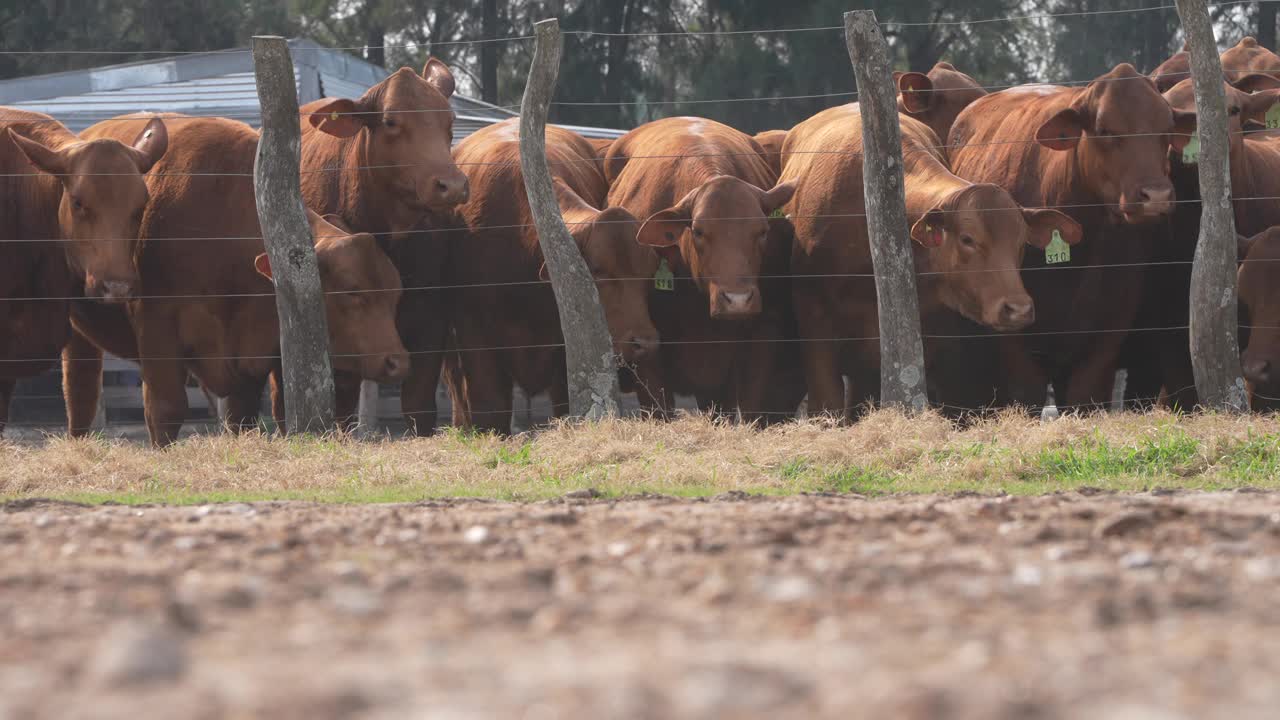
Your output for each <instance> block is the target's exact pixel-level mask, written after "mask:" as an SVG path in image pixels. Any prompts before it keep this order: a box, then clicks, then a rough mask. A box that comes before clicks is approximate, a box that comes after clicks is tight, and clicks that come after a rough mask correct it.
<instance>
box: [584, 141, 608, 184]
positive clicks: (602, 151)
mask: <svg viewBox="0 0 1280 720" xmlns="http://www.w3.org/2000/svg"><path fill="white" fill-rule="evenodd" d="M614 140H615V138H587V142H589V143H591V151H592V154H594V155H595V158H596V167H597V168H598V169H599V170H600V174H601V175H604V159H605V156H606V155H608V154H609V148H611V147H613V141H614Z"/></svg>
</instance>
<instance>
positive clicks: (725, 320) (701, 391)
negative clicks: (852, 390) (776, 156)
mask: <svg viewBox="0 0 1280 720" xmlns="http://www.w3.org/2000/svg"><path fill="white" fill-rule="evenodd" d="M605 170H606V177H607V178H608V180H609V182H610V190H609V204H610V205H612V206H617V207H622V208H626V209H627V210H629V211H630V212H631V213H633V214H634V215H635V216H636V217H639V218H645V223H644V226H643V227H642V228H641V230H640V234H639V236H638V239H639V241H640V242H641V243H642V244H645V245H649V246H651V247H654V248H656V249H657V250H658V252H659V254H660V255H661V256H662V258H663V260H664V261H665V265H664V266H663V267H661V268H660V269H659V271H660V272H661V273H663V277H662V278H661V280H660V281H655V288H654V289H653V290H651V291H650V299H649V310H650V314H651V316H652V317H653V320H654V324H655V325H656V326H657V328H658V332H659V334H660V335H661V337H662V346H661V348H660V349H659V351H658V358H657V361H658V362H657V363H656V368H657V373H656V374H657V375H660V376H661V379H660V380H658V379H653V380H652V382H653V383H655V384H656V383H660V384H661V387H649V388H648V389H647V391H645V390H642V391H641V392H640V393H639V394H640V397H641V400H642V401H647V400H649V399H650V398H651V399H652V400H653V401H657V402H658V403H660V404H661V407H662V408H664V409H670V408H671V407H672V401H673V400H672V399H673V394H675V393H680V394H688V395H694V396H696V397H697V399H698V403H699V405H700V406H701V407H703V408H706V409H710V408H713V407H715V408H723V409H727V410H730V411H732V410H733V409H734V408H738V409H739V410H740V411H741V412H742V415H743V418H744V419H745V420H747V421H755V420H760V421H768V420H770V419H777V418H780V417H782V413H786V412H787V411H788V410H789V411H790V412H794V410H795V405H792V404H791V403H790V399H789V398H771V396H770V382H771V379H770V376H771V374H772V372H773V370H774V368H775V365H776V364H777V362H778V360H779V356H780V354H781V352H782V351H783V348H782V346H781V345H780V344H779V343H778V342H776V341H777V340H778V339H780V338H782V337H784V336H785V335H786V333H787V326H788V323H789V322H790V319H789V314H790V313H789V307H788V304H789V303H788V302H787V301H788V299H789V298H788V297H787V296H788V294H789V290H788V289H787V287H786V283H785V281H782V282H775V281H774V279H776V278H785V274H786V269H787V264H788V263H787V258H788V255H789V253H790V234H791V228H790V223H789V222H788V221H787V220H786V219H785V218H782V217H777V218H773V219H771V218H770V216H771V215H773V214H774V212H775V211H777V210H779V209H780V208H781V207H782V206H783V205H784V204H785V203H786V202H787V201H788V200H790V199H791V194H792V193H793V192H794V189H795V186H794V184H792V183H783V184H777V182H776V181H777V176H776V175H775V174H774V173H773V170H772V169H771V168H770V167H769V164H768V163H767V162H766V161H765V159H764V157H763V156H762V154H761V150H760V146H759V145H758V144H757V143H756V142H754V141H753V140H752V139H751V138H750V137H749V136H747V135H744V134H743V133H740V132H738V131H737V130H734V129H732V128H730V127H728V126H725V125H722V124H720V123H717V122H714V121H712V120H704V119H700V118H688V117H679V118H668V119H665V120H658V121H655V122H651V123H647V124H645V125H642V126H640V127H638V128H636V129H635V130H632V131H631V132H629V133H627V134H626V135H624V136H623V137H621V138H619V139H618V140H617V141H616V142H615V143H614V144H613V147H612V148H610V150H609V155H608V157H607V158H606V160H605ZM668 273H669V275H668ZM762 276H765V277H768V278H770V280H769V281H765V282H762V281H761V280H760V278H761V277H762ZM668 277H669V278H670V280H669V281H668V280H667V278H668ZM668 282H669V283H670V284H667V283H668ZM794 400H795V401H796V404H798V403H799V400H800V398H799V397H796V398H794ZM775 401H776V403H777V405H776V406H775ZM787 406H789V407H787ZM775 412H776V413H779V414H777V415H775V414H774V413H775Z"/></svg>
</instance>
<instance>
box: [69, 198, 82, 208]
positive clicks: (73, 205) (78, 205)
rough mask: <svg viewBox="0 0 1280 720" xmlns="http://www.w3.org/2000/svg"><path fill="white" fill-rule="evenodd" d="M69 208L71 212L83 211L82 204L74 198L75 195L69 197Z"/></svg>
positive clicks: (78, 199)
mask: <svg viewBox="0 0 1280 720" xmlns="http://www.w3.org/2000/svg"><path fill="white" fill-rule="evenodd" d="M71 208H72V209H73V210H83V209H84V203H82V202H80V198H78V197H76V196H75V195H72V196H71Z"/></svg>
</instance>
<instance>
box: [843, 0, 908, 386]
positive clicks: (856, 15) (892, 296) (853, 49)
mask: <svg viewBox="0 0 1280 720" xmlns="http://www.w3.org/2000/svg"><path fill="white" fill-rule="evenodd" d="M844 39H845V44H846V45H847V46H848V48H849V60H850V61H852V63H853V74H854V78H855V79H856V80H857V84H858V102H859V105H860V108H861V112H862V177H863V183H862V184H863V192H864V195H865V198H866V205H867V231H868V234H869V236H870V239H871V263H872V266H873V268H874V269H875V275H876V299H877V305H878V312H879V319H880V402H881V404H882V405H884V406H886V407H900V408H904V409H907V410H914V411H921V410H924V409H925V407H926V405H927V404H928V396H927V394H926V391H925V387H926V386H925V377H924V344H923V342H922V340H921V337H920V299H919V296H917V295H916V267H915V259H914V258H913V257H912V254H911V239H910V237H908V235H907V233H908V226H907V206H906V196H905V194H904V188H903V175H902V172H903V170H902V138H901V135H900V131H899V128H898V97H897V93H896V92H895V91H894V84H893V66H892V65H891V64H890V61H889V44H888V43H887V42H886V41H885V38H884V34H883V33H882V32H881V31H880V25H879V24H878V23H877V22H876V14H875V13H874V12H873V11H871V10H853V11H851V12H847V13H845V14H844Z"/></svg>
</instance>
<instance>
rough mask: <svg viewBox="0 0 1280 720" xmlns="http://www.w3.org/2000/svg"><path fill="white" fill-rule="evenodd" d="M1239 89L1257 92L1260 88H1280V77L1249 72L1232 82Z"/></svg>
mask: <svg viewBox="0 0 1280 720" xmlns="http://www.w3.org/2000/svg"><path fill="white" fill-rule="evenodd" d="M1231 84H1232V85H1234V86H1235V88H1236V89H1237V90H1240V91H1242V92H1247V93H1255V92H1258V91H1259V90H1274V89H1275V88H1280V79H1277V78H1276V77H1275V76H1273V75H1268V74H1266V73H1249V74H1248V75H1244V76H1242V77H1240V78H1238V79H1237V80H1236V81H1235V82H1233V83H1231Z"/></svg>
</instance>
